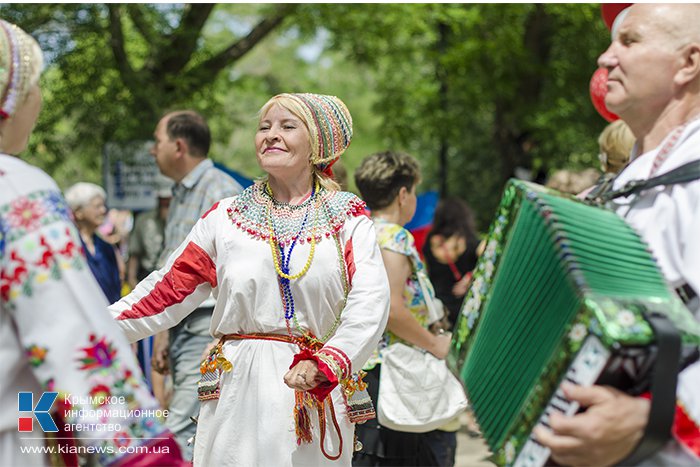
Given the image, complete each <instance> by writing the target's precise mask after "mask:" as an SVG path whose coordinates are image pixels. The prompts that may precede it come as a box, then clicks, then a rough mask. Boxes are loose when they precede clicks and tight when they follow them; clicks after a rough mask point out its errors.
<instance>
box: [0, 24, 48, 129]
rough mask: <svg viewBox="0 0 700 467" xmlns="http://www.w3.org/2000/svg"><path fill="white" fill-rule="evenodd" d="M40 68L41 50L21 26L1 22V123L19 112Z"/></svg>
mask: <svg viewBox="0 0 700 467" xmlns="http://www.w3.org/2000/svg"><path fill="white" fill-rule="evenodd" d="M33 54H34V55H38V56H37V57H33V56H32V55H33ZM33 58H34V60H32V59H33ZM37 58H38V59H37ZM41 67H42V60H41V50H40V49H39V45H38V44H37V43H36V41H35V40H34V39H33V38H32V37H31V36H30V35H28V34H27V33H26V32H24V31H22V30H21V29H20V28H19V27H17V26H15V25H14V24H10V23H8V22H7V21H4V20H1V19H0V120H4V119H6V118H9V117H10V116H11V115H12V114H13V113H14V112H15V110H17V106H18V105H19V104H20V103H22V100H23V99H24V96H26V94H27V92H28V91H29V88H30V86H31V85H32V84H33V83H35V82H36V81H35V80H36V79H37V78H38V76H39V72H40V71H41Z"/></svg>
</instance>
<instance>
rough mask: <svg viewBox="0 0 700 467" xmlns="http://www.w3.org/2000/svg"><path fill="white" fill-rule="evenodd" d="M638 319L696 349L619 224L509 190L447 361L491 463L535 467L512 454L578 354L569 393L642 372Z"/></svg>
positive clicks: (585, 209) (544, 192)
mask: <svg viewBox="0 0 700 467" xmlns="http://www.w3.org/2000/svg"><path fill="white" fill-rule="evenodd" d="M648 312H659V313H663V314H665V315H667V316H668V317H669V318H670V319H671V321H673V322H674V324H675V325H676V326H677V327H678V329H680V330H681V331H682V333H683V334H682V339H683V341H684V342H686V343H688V344H698V343H700V325H698V323H697V322H696V321H695V320H694V319H693V317H692V316H691V314H690V313H689V312H688V310H687V309H686V308H685V306H684V305H683V303H682V302H681V301H680V299H679V298H678V297H677V296H676V295H675V293H674V292H673V291H672V290H671V289H670V288H669V286H668V285H667V284H666V282H665V280H664V278H663V276H662V275H661V272H660V270H659V268H658V266H657V264H656V262H655V260H654V258H653V257H652V255H651V253H650V252H649V249H648V247H647V246H646V245H645V243H644V242H643V241H642V239H641V238H640V237H639V235H638V234H637V233H635V232H634V230H633V229H632V228H631V227H630V226H629V225H628V224H627V223H626V222H625V221H624V220H623V219H622V218H621V217H619V216H618V215H617V214H615V213H614V212H612V211H609V210H606V209H602V208H597V207H592V206H589V205H586V204H584V203H582V202H580V201H578V200H576V199H573V198H572V197H568V196H565V195H562V194H560V193H558V192H555V191H553V190H548V189H546V188H544V187H541V186H539V185H535V184H531V183H527V182H522V181H515V180H511V181H509V182H508V184H507V186H506V189H505V192H504V195H503V198H502V200H501V203H500V205H499V208H498V212H497V215H496V219H495V221H494V222H493V223H492V225H491V227H490V230H489V234H488V237H487V244H486V248H485V251H484V253H483V254H482V256H481V258H480V259H479V263H478V264H477V267H476V269H475V271H474V276H473V282H472V285H471V288H470V290H469V292H468V293H467V296H466V297H465V301H464V304H463V306H462V311H461V314H460V318H459V320H458V323H457V326H456V331H455V334H454V340H453V347H452V352H451V354H450V356H449V358H448V362H449V363H450V366H451V367H452V369H453V370H454V371H455V372H456V373H457V374H458V375H459V376H460V377H461V379H462V381H463V382H464V384H465V387H466V390H467V395H468V399H469V402H470V405H471V407H472V409H473V411H474V415H475V417H476V419H477V422H478V423H479V426H480V428H481V431H482V434H483V436H484V439H485V440H486V442H487V444H488V445H489V447H490V449H491V452H492V453H493V457H492V460H493V461H495V462H496V463H497V464H500V465H511V464H516V465H537V464H538V462H534V461H533V462H523V457H524V455H523V450H524V448H526V444H527V441H528V437H529V435H530V433H531V431H532V429H533V428H534V426H535V424H536V423H537V422H538V420H541V419H542V418H541V417H542V416H543V412H544V410H545V407H547V405H548V404H550V403H551V401H552V400H553V398H555V391H556V390H557V388H558V386H559V384H560V382H561V380H562V379H564V378H565V377H567V370H568V369H569V368H571V367H572V366H573V363H575V362H574V360H575V357H576V356H577V354H583V353H584V352H583V351H582V350H581V349H582V348H583V349H584V350H585V353H586V357H585V358H584V357H582V359H583V361H585V363H582V365H583V366H584V367H586V366H591V367H592V368H590V369H587V368H583V369H579V373H580V375H579V376H580V378H581V379H580V380H579V379H574V381H575V382H577V383H580V384H587V385H590V384H592V383H593V382H595V381H596V379H597V378H598V376H599V375H600V374H601V372H602V371H603V367H606V369H608V370H609V369H610V367H611V365H612V364H613V363H614V362H617V365H618V366H620V367H623V366H624V367H626V370H627V371H630V367H632V370H631V371H632V372H633V371H634V366H635V365H640V366H644V363H645V356H646V353H645V351H644V350H643V349H644V348H645V346H649V345H651V344H652V343H653V342H654V333H653V331H652V329H651V327H650V326H649V324H648V323H647V321H646V320H645V319H644V314H645V313H648ZM639 349H642V350H641V351H640V350H639ZM621 355H623V356H624V357H620V356H621ZM635 355H636V356H637V358H634V356H635ZM616 356H617V357H616ZM601 358H602V359H604V361H599V362H598V363H595V364H591V361H595V360H596V359H597V360H600V359H601ZM647 360H648V358H647ZM593 367H595V368H593ZM588 370H590V371H588ZM587 371H588V373H590V374H588V375H587V376H584V373H586V372H587ZM547 454H548V453H547ZM516 461H517V462H516ZM544 461H546V457H545V458H544V460H542V461H541V462H539V463H543V462H544Z"/></svg>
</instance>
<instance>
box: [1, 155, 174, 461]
mask: <svg viewBox="0 0 700 467" xmlns="http://www.w3.org/2000/svg"><path fill="white" fill-rule="evenodd" d="M106 308H107V300H106V298H105V296H104V294H103V293H102V290H101V289H100V286H99V285H98V284H97V281H96V280H95V278H94V277H93V275H92V273H91V272H90V269H89V268H88V265H87V262H86V260H85V256H84V254H83V252H82V249H81V246H80V239H79V237H78V231H77V230H76V228H75V226H74V225H73V223H72V221H71V218H70V214H69V211H68V207H67V205H66V203H65V201H64V200H63V197H62V196H61V192H60V191H59V189H58V187H57V186H56V184H55V183H54V181H53V180H52V179H51V178H50V177H49V176H48V175H46V174H45V173H44V172H42V171H41V170H39V169H37V168H36V167H33V166H31V165H29V164H27V163H26V162H24V161H22V160H20V159H18V158H17V157H13V156H8V155H5V154H0V362H1V363H0V465H2V466H6V465H7V466H17V465H23V466H24V465H43V464H44V463H46V462H47V459H48V458H47V457H45V456H42V455H41V454H40V453H39V452H35V453H34V454H32V453H30V452H26V451H25V452H22V451H21V446H28V445H34V446H38V447H44V446H43V445H44V444H45V439H46V436H47V435H46V434H45V433H44V432H43V431H42V430H41V429H40V428H39V424H38V423H37V420H33V418H32V417H33V415H32V413H20V412H18V392H20V391H22V392H32V393H33V397H32V398H33V404H34V405H36V404H37V402H38V401H39V398H40V396H41V395H42V391H50V392H58V397H57V399H56V400H55V402H54V403H53V406H52V409H53V410H52V411H51V412H50V413H51V415H52V417H53V418H54V420H55V422H56V423H57V424H59V420H58V419H56V418H55V417H56V415H59V416H61V417H63V418H64V420H65V421H66V422H67V423H70V424H73V425H74V426H75V425H81V428H83V430H81V431H76V430H74V429H71V430H69V432H68V433H65V434H60V435H59V436H62V437H65V436H72V437H74V438H77V445H78V446H82V447H83V449H84V448H85V446H86V445H88V446H92V448H91V449H97V448H99V449H100V451H101V452H102V454H100V455H99V456H98V461H99V462H100V464H101V465H108V464H110V463H112V462H122V461H123V460H124V459H125V456H124V454H125V453H124V452H122V453H120V452H119V449H120V448H127V447H128V448H133V447H134V446H136V445H141V444H146V443H147V444H152V443H154V442H157V441H160V440H159V439H158V438H161V437H164V436H165V437H168V436H171V435H169V434H165V432H166V429H165V428H164V427H163V425H162V424H161V423H160V422H159V421H158V420H156V419H155V418H154V417H153V416H123V414H127V413H128V411H129V410H136V409H139V411H140V409H148V410H155V409H157V408H158V404H157V402H156V400H155V399H154V398H153V396H151V394H150V393H149V391H148V388H147V387H146V385H145V383H144V382H143V376H142V374H141V371H140V369H139V367H138V364H137V362H136V359H135V358H134V354H133V352H132V351H131V348H130V347H129V344H128V342H127V341H126V339H125V338H124V335H123V334H122V333H121V332H120V330H119V328H118V327H117V326H116V325H115V323H114V321H113V320H112V319H111V317H110V315H109V313H107V310H106ZM90 396H92V397H93V399H89V397H90ZM100 396H103V398H102V399H100ZM66 397H68V399H67V400H68V403H66ZM120 397H123V400H124V403H114V404H113V403H111V402H110V403H107V404H105V405H96V406H93V405H91V404H92V402H93V401H103V400H115V401H116V400H117V399H118V398H120ZM113 398H116V399H113ZM84 401H88V403H87V405H86V404H85V402H84ZM81 409H83V411H82V412H79V411H80V410H81ZM66 410H67V411H68V412H66ZM91 411H92V412H93V414H91V413H90V412H91ZM134 413H135V412H134ZM74 414H77V415H75V416H74ZM21 417H23V418H25V419H26V418H28V419H29V422H32V420H33V423H32V425H33V432H18V419H19V418H21ZM97 425H99V427H98V426H97ZM110 426H111V428H110ZM117 426H118V427H120V428H119V429H118V430H115V429H114V428H116V427H117ZM84 428H89V429H84ZM30 438H34V439H30ZM54 448H56V447H55V446H54ZM175 449H176V448H175ZM108 451H111V453H110V452H108ZM54 453H56V452H54ZM178 457H179V453H178ZM132 459H133V457H132ZM160 461H161V462H168V461H173V459H170V460H168V459H162V458H161V459H160ZM127 462H128V461H127ZM139 465H146V464H139Z"/></svg>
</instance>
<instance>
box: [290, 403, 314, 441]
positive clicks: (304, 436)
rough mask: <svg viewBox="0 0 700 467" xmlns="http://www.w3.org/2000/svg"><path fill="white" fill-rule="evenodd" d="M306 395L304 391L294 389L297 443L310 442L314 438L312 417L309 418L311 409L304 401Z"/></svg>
mask: <svg viewBox="0 0 700 467" xmlns="http://www.w3.org/2000/svg"><path fill="white" fill-rule="evenodd" d="M304 396H305V394H304V393H303V392H302V391H294V401H295V404H294V424H295V425H296V427H295V428H296V434H297V445H300V444H301V443H310V442H311V440H312V436H311V418H309V410H308V408H307V407H306V404H305V403H304Z"/></svg>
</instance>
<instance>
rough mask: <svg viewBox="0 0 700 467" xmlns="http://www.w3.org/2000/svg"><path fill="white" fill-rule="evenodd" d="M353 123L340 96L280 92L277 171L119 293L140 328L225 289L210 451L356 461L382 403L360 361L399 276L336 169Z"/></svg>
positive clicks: (215, 212)
mask: <svg viewBox="0 0 700 467" xmlns="http://www.w3.org/2000/svg"><path fill="white" fill-rule="evenodd" d="M351 137H352V120H351V117H350V113H349V112H348V110H347V108H346V107H345V105H344V104H343V102H342V101H340V100H339V99H338V98H336V97H333V96H325V95H318V94H280V95H278V96H275V97H273V98H272V99H270V101H268V102H267V103H266V104H265V105H264V106H263V107H262V109H261V110H260V123H259V128H258V131H257V134H256V137H255V146H256V155H257V160H258V163H259V164H260V167H261V168H262V169H263V170H264V171H265V172H266V173H267V177H266V178H265V179H264V180H261V181H259V182H257V183H256V184H254V185H253V186H251V187H249V188H248V189H246V190H245V191H244V192H243V193H241V194H240V195H238V196H235V197H232V198H228V199H224V200H221V201H220V202H218V203H216V204H215V205H214V206H212V208H211V209H210V210H209V211H208V212H207V213H206V214H205V215H204V216H203V217H202V218H201V219H200V220H199V222H198V223H197V224H196V225H195V226H194V228H193V229H192V231H191V232H190V234H189V236H188V238H187V239H186V240H185V241H184V242H183V243H182V245H180V247H179V248H178V250H176V251H175V252H174V253H173V254H172V255H171V257H170V258H169V259H168V261H167V263H166V265H165V266H164V267H163V268H162V269H161V270H159V271H156V272H154V273H152V274H151V275H149V276H148V277H147V278H146V279H144V281H142V282H141V283H140V284H139V285H138V286H137V287H136V288H135V290H134V291H133V292H132V293H131V294H130V295H128V296H127V297H125V298H123V299H122V300H121V301H120V302H118V303H116V304H114V305H112V306H111V307H110V308H111V310H112V312H113V315H114V316H115V318H116V319H117V320H118V322H119V324H120V325H121V326H122V329H124V330H125V331H126V333H127V335H128V337H129V339H130V340H132V341H136V340H138V339H142V338H144V337H146V336H148V335H150V334H153V333H156V332H158V331H161V330H164V329H168V328H170V327H172V326H174V325H176V324H177V323H178V322H179V321H180V320H182V319H183V318H184V317H185V316H186V315H187V314H188V313H190V312H191V311H192V310H194V309H195V308H196V307H197V305H198V304H199V303H200V302H201V301H202V300H204V299H205V298H206V297H207V296H208V295H209V293H210V292H213V294H214V296H215V297H216V300H217V303H216V307H215V309H214V313H213V316H212V322H211V333H212V335H213V336H214V337H215V338H218V339H219V343H218V344H217V345H216V346H215V347H214V348H213V349H212V350H211V352H210V353H209V356H208V357H207V358H205V359H204V361H203V363H202V368H201V370H202V381H201V383H200V387H199V396H200V400H202V407H201V411H200V415H199V419H198V427H197V434H196V439H195V449H194V462H195V464H196V465H265V466H268V465H274V466H284V465H299V466H301V465H308V466H319V465H350V461H351V457H352V452H353V448H354V446H355V442H354V423H356V422H362V421H364V420H367V419H368V418H371V417H373V416H374V410H373V408H372V405H371V401H369V398H368V397H367V396H366V391H365V385H364V383H363V381H362V379H361V373H359V370H360V369H361V368H362V366H363V364H364V363H365V361H366V360H367V359H368V357H369V355H370V354H371V352H372V350H373V349H374V348H375V347H376V345H377V343H378V341H379V338H380V336H381V335H382V332H383V331H384V327H385V325H386V320H387V317H388V306H389V294H388V290H389V288H388V282H387V277H386V271H385V269H384V265H383V262H382V258H381V254H380V252H379V248H378V247H377V243H376V238H375V233H374V229H373V226H372V222H371V221H370V220H369V218H367V216H366V215H365V210H364V203H363V202H362V201H361V200H360V199H359V198H357V197H356V196H354V195H353V194H351V193H346V192H341V191H338V186H337V184H336V183H335V182H334V181H333V179H332V172H331V171H330V167H331V165H332V164H333V163H334V162H335V161H336V160H337V159H338V158H339V157H340V155H341V154H342V153H343V152H344V151H345V149H346V148H347V146H348V145H349V144H350V139H351Z"/></svg>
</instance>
